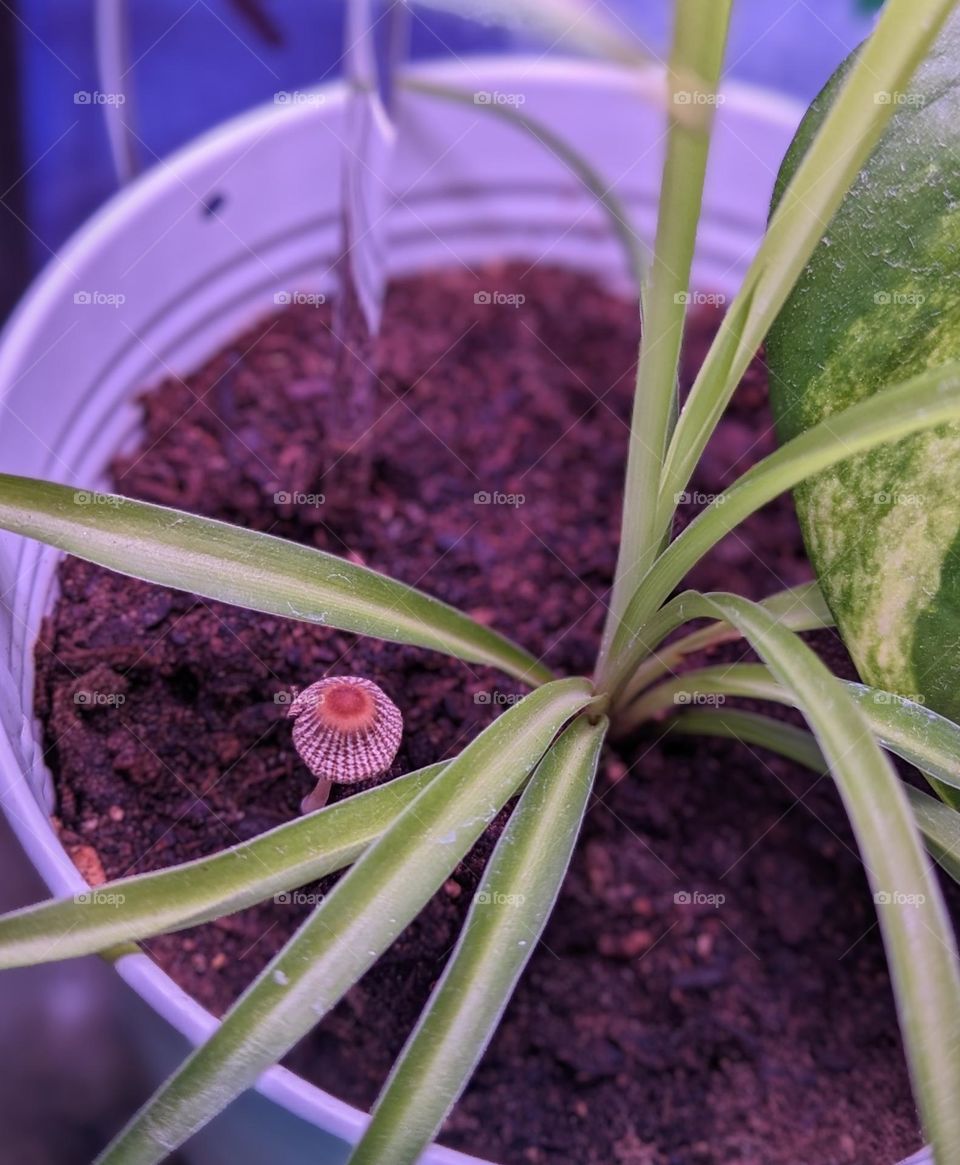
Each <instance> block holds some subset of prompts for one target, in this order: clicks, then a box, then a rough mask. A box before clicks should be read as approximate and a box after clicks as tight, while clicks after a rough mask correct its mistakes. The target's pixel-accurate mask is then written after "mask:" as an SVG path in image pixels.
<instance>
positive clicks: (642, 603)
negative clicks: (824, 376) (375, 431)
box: [601, 363, 960, 690]
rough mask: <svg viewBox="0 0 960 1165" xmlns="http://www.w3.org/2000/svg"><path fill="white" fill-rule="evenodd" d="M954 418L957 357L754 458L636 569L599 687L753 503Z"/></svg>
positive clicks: (621, 672) (610, 683) (616, 674)
mask: <svg viewBox="0 0 960 1165" xmlns="http://www.w3.org/2000/svg"><path fill="white" fill-rule="evenodd" d="M958 418H960V363H957V364H950V365H946V366H945V367H943V368H937V369H932V370H930V371H928V372H923V373H921V374H920V375H919V376H917V377H915V378H914V379H913V380H909V381H907V382H906V383H905V384H899V385H896V386H894V387H892V388H887V389H884V390H883V391H882V392H879V393H877V394H875V395H874V396H871V397H868V398H867V399H866V400H862V401H859V402H858V403H857V404H855V405H851V406H850V408H848V409H845V410H844V411H843V412H842V413H837V414H835V415H834V416H832V417H829V418H827V419H826V420H823V421H821V422H820V424H818V425H814V426H813V428H811V429H808V430H807V431H806V432H805V433H801V434H800V435H799V436H797V437H794V438H793V440H792V441H788V442H787V444H786V445H784V446H782V447H781V448H780V449H777V450H776V451H775V452H774V453H771V454H770V456H769V457H765V458H764V459H763V460H762V461H760V462H758V464H756V465H755V466H753V468H752V469H749V470H748V471H747V472H746V473H745V474H743V476H742V477H740V478H738V479H737V481H736V482H735V483H734V484H733V485H732V486H731V487H730V488H729V489H728V490H727V491H726V492H725V493H723V494H720V495H719V496H718V497H717V498H716V500H715V501H713V502H712V503H711V504H710V505H709V506H707V508H706V509H705V510H704V511H703V512H702V513H701V514H699V515H698V516H697V517H696V518H695V519H694V521H693V522H691V523H690V525H689V526H688V527H687V528H686V529H685V530H684V531H683V532H682V533H681V534H680V535H679V536H678V537H677V538H676V539H674V541H673V542H671V543H670V545H669V546H668V547H667V549H666V550H665V551H664V552H663V553H662V554H661V555H660V557H659V558H658V559H657V561H656V562H655V563H654V565H653V566H652V567H651V568H650V570H649V571H648V572H647V574H646V575H645V576H644V578H643V581H642V582H641V583H640V585H639V586H638V587H637V589H636V590H635V591H634V593H633V597H632V598H631V600H630V602H629V604H628V605H627V609H626V611H625V612H624V616H623V619H622V620H621V622H620V624H619V626H618V627H617V631H616V635H615V636H614V640H613V645H612V648H611V652H610V656H609V658H608V660H607V666H606V670H605V672H604V673H603V675H602V676H601V680H602V683H603V685H604V687H605V688H606V689H607V690H613V689H614V688H616V687H617V686H619V684H620V683H622V682H623V680H624V679H625V678H626V677H627V676H628V675H629V674H630V672H632V671H633V670H634V668H635V666H636V665H637V663H639V661H640V659H641V658H642V656H643V652H644V646H643V645H644V643H645V642H646V641H647V639H648V636H647V635H646V633H645V631H644V628H645V624H646V623H647V622H648V621H649V620H650V619H651V618H652V617H653V616H654V615H655V612H656V610H657V608H658V607H659V605H660V604H661V603H662V602H663V601H664V599H666V597H667V596H668V595H669V594H670V592H671V591H672V590H673V589H674V587H676V586H677V585H678V584H679V583H680V582H681V580H682V579H683V577H684V576H685V575H686V573H687V571H688V570H689V569H690V568H691V567H692V566H693V565H694V564H695V563H696V562H697V561H698V560H699V559H700V558H702V557H703V555H704V554H705V553H706V552H707V551H708V550H709V549H710V548H711V547H712V546H714V545H715V544H716V543H717V542H718V541H719V540H720V539H721V538H723V537H724V535H726V534H728V533H729V532H730V531H731V530H732V529H734V528H735V527H736V526H738V525H739V524H740V522H742V521H743V519H744V518H746V517H747V516H748V515H749V514H752V513H753V512H754V510H757V509H759V508H760V507H761V506H763V505H766V503H767V502H769V501H771V500H772V499H773V498H775V497H776V496H777V495H778V494H780V493H783V492H784V490H788V489H792V488H793V486H795V485H796V484H797V483H798V482H800V481H803V480H804V478H807V477H810V476H813V475H814V474H817V473H820V472H821V471H822V470H824V469H828V468H830V467H831V466H834V465H836V464H838V463H839V462H841V461H844V460H846V459H847V458H849V457H852V456H854V455H855V454H857V453H861V452H867V451H869V450H872V449H875V448H877V447H878V446H880V445H884V444H886V443H888V442H890V441H896V440H898V439H899V438H901V437H903V436H909V435H910V434H912V433H918V432H921V431H923V430H925V429H930V428H933V427H935V426H937V425H940V424H943V423H944V422H945V421H950V420H956V419H958ZM690 617H691V616H687V618H690Z"/></svg>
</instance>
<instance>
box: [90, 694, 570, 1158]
mask: <svg viewBox="0 0 960 1165" xmlns="http://www.w3.org/2000/svg"><path fill="white" fill-rule="evenodd" d="M591 699H592V691H591V688H590V685H589V684H588V683H587V681H586V680H579V679H572V680H557V681H555V682H553V683H550V684H546V685H545V686H543V687H541V688H538V689H537V690H536V691H535V692H532V693H531V694H530V695H529V696H527V697H526V698H525V699H523V700H521V701H520V703H518V704H516V705H514V706H513V707H512V708H510V709H509V710H508V711H507V712H505V713H504V714H503V715H502V716H500V717H499V719H497V720H496V721H494V723H493V724H491V725H490V727H489V728H486V729H485V730H484V731H483V732H482V733H480V735H479V736H478V737H476V739H474V740H473V741H471V743H470V744H468V745H467V747H466V748H465V749H464V750H463V752H462V753H461V754H460V755H459V756H458V757H457V758H456V759H454V760H452V761H449V762H448V763H447V764H446V766H445V767H444V769H443V772H442V773H440V774H439V775H438V776H436V777H434V779H433V780H432V781H430V783H429V784H428V785H427V787H426V788H425V789H423V790H422V791H421V792H420V793H419V794H418V795H417V797H415V798H414V800H413V801H412V802H411V803H410V804H409V805H408V806H407V808H406V809H404V811H403V812H402V813H401V814H400V816H399V817H398V818H397V819H396V821H395V822H394V823H393V825H391V826H390V828H389V829H387V831H386V832H385V833H384V834H383V835H382V836H381V837H380V839H379V840H378V841H376V842H375V843H374V844H373V845H371V846H370V847H369V848H368V849H367V850H366V851H365V853H364V854H363V856H362V857H361V858H360V860H359V861H358V862H357V863H356V865H354V866H353V868H352V869H351V870H350V871H349V872H348V873H347V874H346V875H345V876H344V877H343V878H342V879H341V880H340V881H339V882H338V883H337V885H336V886H335V887H334V889H333V890H332V891H331V892H330V894H329V895H328V896H327V897H326V899H325V900H324V901H323V902H322V903H321V904H320V905H319V906H318V907H317V908H316V910H315V911H314V912H313V914H312V915H311V916H310V917H309V918H308V919H307V921H306V922H305V923H304V924H303V925H302V926H301V927H300V929H299V930H298V931H297V933H296V934H295V935H294V937H293V938H292V939H291V940H290V941H289V942H288V943H287V945H286V946H285V947H284V948H283V950H281V951H280V952H279V954H278V955H277V956H276V957H275V958H274V959H272V960H271V962H270V963H269V964H268V965H267V966H266V967H265V968H264V970H263V972H262V973H261V974H260V975H259V976H258V977H257V978H256V979H255V980H254V982H253V983H252V984H251V986H250V987H248V988H247V990H246V991H245V992H244V993H243V995H242V996H241V997H240V998H239V999H238V1000H237V1002H236V1003H235V1004H234V1005H233V1007H232V1008H231V1009H230V1011H229V1012H228V1013H227V1015H226V1016H225V1017H224V1019H223V1022H222V1023H221V1024H220V1027H219V1028H218V1029H217V1031H216V1032H215V1033H214V1035H213V1036H211V1037H210V1039H209V1040H207V1042H206V1043H205V1044H203V1045H202V1046H201V1047H200V1048H198V1049H196V1051H194V1052H193V1053H192V1054H191V1055H190V1056H188V1057H187V1059H186V1061H185V1062H184V1063H183V1065H182V1066H181V1067H180V1068H179V1069H178V1071H177V1072H175V1073H174V1075H173V1076H171V1077H170V1079H169V1080H168V1081H167V1083H166V1084H164V1085H163V1086H162V1088H161V1089H160V1090H159V1092H158V1093H156V1094H155V1096H154V1097H153V1099H152V1100H150V1101H149V1102H148V1103H147V1105H146V1106H145V1107H144V1108H143V1109H141V1111H140V1112H139V1113H138V1114H137V1115H136V1116H135V1117H134V1118H133V1120H132V1121H131V1122H130V1123H129V1124H128V1125H127V1126H126V1128H125V1129H123V1130H122V1131H121V1132H120V1134H119V1135H118V1137H117V1138H116V1139H115V1140H114V1141H113V1142H112V1143H111V1145H110V1146H108V1148H107V1149H106V1150H105V1152H104V1153H103V1155H102V1156H101V1157H100V1158H98V1161H99V1163H100V1165H156V1163H157V1162H160V1161H163V1160H164V1159H165V1158H166V1156H167V1155H168V1154H169V1153H171V1152H173V1150H174V1149H175V1148H177V1146H178V1145H181V1144H182V1143H183V1142H184V1141H185V1140H186V1139H187V1138H188V1137H189V1136H191V1135H192V1134H193V1133H194V1132H196V1131H197V1130H198V1129H199V1128H201V1127H202V1126H203V1125H205V1124H206V1123H207V1122H208V1121H209V1120H211V1119H212V1117H214V1116H215V1115H216V1114H217V1113H218V1112H220V1111H221V1110H222V1109H223V1108H224V1107H225V1106H226V1105H227V1104H228V1103H229V1102H230V1101H231V1100H233V1098H234V1097H236V1096H238V1095H239V1094H240V1093H241V1092H243V1091H244V1089H246V1088H249V1087H250V1086H251V1085H252V1084H254V1083H255V1081H256V1079H257V1077H258V1076H259V1075H260V1073H261V1072H262V1071H264V1069H266V1068H268V1067H269V1066H270V1065H271V1064H273V1063H274V1062H276V1061H277V1060H278V1059H280V1057H281V1056H283V1055H285V1054H286V1053H287V1052H288V1051H289V1050H290V1048H292V1047H293V1045H294V1044H295V1043H296V1042H297V1041H298V1040H299V1039H301V1038H302V1037H303V1036H304V1035H306V1033H307V1032H308V1031H309V1030H310V1029H311V1028H312V1027H313V1026H314V1025H315V1024H316V1023H318V1022H319V1020H320V1019H322V1018H323V1016H324V1015H326V1013H327V1012H328V1011H329V1010H330V1008H331V1007H333V1006H334V1004H336V1003H337V1001H338V1000H339V999H341V998H342V996H343V995H344V993H345V992H346V991H347V990H348V989H349V988H350V987H351V986H352V985H353V984H354V983H356V981H357V980H358V979H359V978H360V976H361V975H363V974H364V972H365V971H366V970H368V968H369V967H371V966H372V965H373V963H375V962H376V960H377V958H378V957H379V956H380V955H381V954H382V953H383V952H384V951H385V950H386V949H387V947H389V946H390V944H391V943H392V942H394V940H395V939H396V938H397V937H398V936H399V935H400V933H401V932H402V931H403V930H404V929H405V927H406V926H407V925H408V924H409V923H410V922H411V921H412V920H413V918H414V917H415V916H416V915H417V914H418V913H419V912H420V910H421V909H422V908H423V906H424V904H425V903H426V902H427V900H428V899H429V898H430V896H431V895H432V894H433V893H435V891H436V890H437V889H438V887H439V886H440V885H442V883H443V881H444V880H445V879H446V878H447V877H449V875H450V873H451V871H452V870H453V869H454V868H455V867H456V865H457V863H458V862H459V861H460V860H461V858H462V857H463V856H464V854H465V853H466V852H467V851H468V850H469V849H470V848H471V847H472V846H473V844H474V843H475V842H476V840H477V839H478V838H479V837H480V835H481V833H483V831H484V829H485V828H486V827H487V825H489V824H490V822H491V821H492V820H493V819H494V817H495V816H496V815H497V813H498V812H499V811H500V809H501V808H502V807H503V805H504V804H506V802H507V801H508V800H509V798H510V797H511V796H512V795H513V794H514V793H515V792H516V791H517V789H518V788H519V787H520V786H521V785H522V784H523V782H524V781H525V780H526V778H527V777H528V776H529V775H530V773H531V772H532V771H533V769H534V768H535V766H536V765H537V762H538V761H539V760H540V758H541V757H542V756H543V754H544V753H545V752H546V750H547V748H548V747H549V745H550V743H551V741H552V740H553V738H554V736H555V735H556V734H557V732H558V731H559V730H560V729H561V728H562V727H563V725H564V723H565V722H566V721H567V720H569V719H570V718H571V717H573V716H575V715H576V713H577V712H579V711H580V710H581V709H582V708H583V707H584V706H585V705H586V704H588V703H589V702H590V700H591Z"/></svg>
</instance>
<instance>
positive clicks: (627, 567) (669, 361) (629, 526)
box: [601, 0, 732, 658]
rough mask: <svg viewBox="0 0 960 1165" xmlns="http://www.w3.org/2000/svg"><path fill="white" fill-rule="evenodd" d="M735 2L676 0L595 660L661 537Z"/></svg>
mask: <svg viewBox="0 0 960 1165" xmlns="http://www.w3.org/2000/svg"><path fill="white" fill-rule="evenodd" d="M731 4H732V0H710V3H709V4H704V3H703V0H677V3H676V5H675V6H674V11H675V18H674V35H673V45H672V47H671V50H670V60H669V63H668V68H667V76H668V79H669V89H668V96H669V98H670V107H669V108H670V113H669V132H668V135H667V151H666V159H665V161H664V166H663V176H662V179H661V183H660V202H659V206H658V210H657V237H656V243H655V246H654V250H653V265H652V268H651V270H650V275H649V282H648V284H647V285H646V286H645V287H644V288H643V299H642V303H643V337H642V339H641V342H640V357H639V361H638V364H637V379H636V389H635V391H634V397H633V417H632V420H631V424H630V444H629V452H628V456H627V477H626V486H625V489H624V498H623V514H622V518H621V529H620V552H619V555H618V558H617V568H616V573H615V576H614V581H613V593H612V596H611V599H610V611H609V613H608V616H607V622H606V626H605V628H604V637H603V647H602V649H601V658H602V657H603V656H604V655H605V654H606V651H607V650H609V646H610V642H611V638H612V636H613V632H614V630H615V628H616V625H617V621H618V619H619V617H620V616H621V615H622V614H623V610H624V608H625V606H626V604H627V602H628V600H629V599H630V596H631V595H632V594H633V592H634V590H635V589H636V587H637V584H638V583H639V582H640V579H641V578H642V577H643V575H644V573H645V572H646V571H647V569H648V568H649V566H650V564H651V563H652V561H653V558H654V556H655V554H656V553H657V551H658V549H659V548H660V546H661V544H662V541H663V534H664V528H663V525H662V524H658V514H657V503H658V489H659V485H660V473H661V470H662V468H663V458H664V455H665V453H666V450H667V445H668V442H669V440H670V436H671V432H672V426H673V423H674V420H675V418H676V411H677V368H678V366H679V363H680V345H681V342H682V340H683V326H684V320H685V318H686V311H687V308H686V304H687V300H688V293H689V290H690V271H691V267H692V265H693V252H694V246H695V244H696V238H697V225H698V223H699V221H700V210H701V205H702V202H703V182H704V176H705V175H706V169H707V156H708V153H709V150H710V136H711V129H712V126H713V113H714V110H715V108H716V93H717V84H718V82H719V80H720V70H721V68H722V67H723V57H724V52H725V49H726V43H727V31H728V28H729V24H730V8H731Z"/></svg>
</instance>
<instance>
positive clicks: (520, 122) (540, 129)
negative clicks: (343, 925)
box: [400, 77, 647, 287]
mask: <svg viewBox="0 0 960 1165" xmlns="http://www.w3.org/2000/svg"><path fill="white" fill-rule="evenodd" d="M400 85H401V87H402V88H404V89H407V90H409V91H410V92H411V93H422V94H423V95H424V96H425V97H438V98H440V99H441V100H446V101H454V102H458V103H459V104H461V105H469V106H470V108H471V109H474V110H476V111H477V113H480V114H482V113H484V112H487V113H491V114H493V115H494V116H495V117H499V118H500V119H501V120H503V121H506V122H509V123H510V124H511V125H514V126H516V127H517V129H520V130H523V132H524V133H527V134H529V135H530V137H532V138H534V139H536V141H538V142H539V143H540V144H541V145H542V146H543V147H544V149H546V150H548V151H549V152H550V153H551V154H553V155H554V156H555V157H556V158H557V159H559V161H561V162H562V163H563V164H564V165H565V166H566V167H567V169H569V170H570V172H571V174H573V176H574V177H575V178H576V179H577V181H578V182H581V183H582V184H583V186H584V188H585V189H586V190H587V191H588V193H589V194H590V195H591V196H592V197H593V198H595V199H596V201H597V203H598V204H599V205H600V206H601V207H602V208H603V210H604V211H605V213H606V215H607V218H608V219H609V220H610V226H611V229H612V230H613V233H614V234H615V235H616V237H617V239H618V241H619V243H620V245H621V246H622V247H623V252H624V256H625V258H626V264H627V271H628V272H629V273H630V275H632V276H633V278H634V279H635V280H636V283H637V286H638V287H639V286H641V285H642V283H643V273H644V270H645V268H646V262H647V261H646V255H645V253H644V246H643V241H642V239H641V238H640V236H639V235H638V234H637V233H636V231H635V230H634V229H633V224H632V223H631V221H630V214H629V212H628V210H627V208H626V206H625V205H624V203H623V201H622V199H621V198H620V196H619V195H618V194H617V192H616V191H615V190H614V188H613V186H612V185H611V184H610V183H609V182H608V181H607V180H606V179H605V178H603V177H602V176H601V175H600V174H599V173H597V171H596V170H595V169H594V167H593V166H592V165H591V163H590V162H589V161H588V160H587V159H586V158H585V157H584V156H583V154H581V153H580V152H579V150H575V149H574V148H573V147H572V146H571V145H570V144H569V143H568V142H567V141H565V139H564V138H563V137H562V136H561V135H560V134H557V133H554V131H553V130H552V129H551V128H550V127H549V126H548V125H545V124H544V123H543V122H541V121H537V120H536V119H535V118H532V117H530V116H528V115H527V114H526V113H523V112H521V110H520V108H519V107H518V106H515V105H506V104H500V103H498V102H493V101H491V102H485V103H482V104H479V105H478V104H477V100H476V96H477V95H476V92H475V91H473V90H470V91H468V90H466V89H457V88H455V87H453V86H451V85H441V84H438V83H437V82H434V81H421V80H419V79H418V78H416V77H409V78H404V79H403V80H402V81H400Z"/></svg>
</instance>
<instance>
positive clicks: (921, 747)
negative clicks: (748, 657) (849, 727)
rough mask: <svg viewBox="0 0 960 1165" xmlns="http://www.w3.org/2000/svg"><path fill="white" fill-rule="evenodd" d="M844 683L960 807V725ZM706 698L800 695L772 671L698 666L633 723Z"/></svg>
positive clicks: (654, 695) (871, 720)
mask: <svg viewBox="0 0 960 1165" xmlns="http://www.w3.org/2000/svg"><path fill="white" fill-rule="evenodd" d="M842 682H843V686H844V687H845V689H846V691H847V694H848V696H849V697H850V698H851V699H852V700H853V701H854V703H856V705H857V706H858V708H859V709H860V711H861V713H862V714H863V715H864V716H865V717H866V720H867V723H868V724H869V725H870V730H871V731H872V732H873V734H874V736H876V738H877V739H878V740H879V741H880V743H881V744H882V745H883V746H884V747H885V748H888V749H889V750H890V751H891V752H893V753H896V755H897V756H899V757H902V758H903V759H904V760H905V761H908V762H909V763H910V764H912V765H915V766H916V767H917V768H918V769H920V770H921V772H923V773H924V774H925V775H927V776H928V777H929V778H931V779H932V780H933V781H934V782H935V784H936V788H937V791H938V792H939V793H941V795H942V796H943V799H944V800H946V801H947V802H948V804H951V805H953V806H954V807H955V808H956V807H958V804H960V802H958V800H957V792H958V791H960V726H958V725H957V724H954V722H953V721H952V720H948V719H947V718H946V717H945V716H941V715H939V714H938V713H937V712H933V711H931V710H930V709H929V708H924V707H922V706H921V705H919V704H915V703H913V702H912V701H911V700H907V699H905V698H904V697H902V696H897V695H895V694H894V693H892V692H884V691H880V690H879V689H877V688H870V687H867V686H866V685H865V684H857V683H850V682H847V681H842ZM704 696H741V697H743V698H745V699H752V700H772V701H774V702H775V703H778V704H789V705H790V706H792V707H797V700H796V696H795V694H794V693H793V692H792V691H791V690H790V689H789V688H787V687H784V686H783V685H782V684H779V683H777V681H776V679H775V678H774V677H773V675H772V674H771V672H770V670H769V668H766V667H764V666H763V665H762V664H756V663H735V664H726V665H721V666H719V667H705V668H696V669H694V670H693V671H688V672H685V673H684V674H683V675H681V676H677V677H676V678H675V679H672V680H665V681H664V682H663V683H660V684H658V685H657V686H656V687H655V688H651V689H650V691H649V692H647V693H646V694H645V695H643V696H642V697H641V698H640V699H639V700H638V701H636V702H635V703H634V704H633V706H632V708H631V710H630V715H629V717H628V720H629V724H630V725H633V726H636V725H637V724H639V723H642V722H643V721H644V720H646V719H649V718H650V717H651V716H654V715H656V714H657V713H658V712H660V711H662V710H664V709H668V708H674V707H677V706H688V705H690V704H692V703H695V702H696V701H697V700H698V699H701V698H703V697H704ZM944 786H945V788H944Z"/></svg>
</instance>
